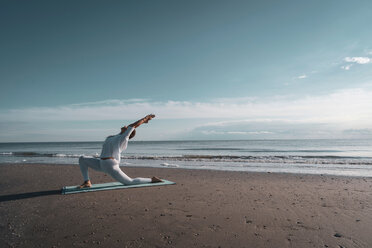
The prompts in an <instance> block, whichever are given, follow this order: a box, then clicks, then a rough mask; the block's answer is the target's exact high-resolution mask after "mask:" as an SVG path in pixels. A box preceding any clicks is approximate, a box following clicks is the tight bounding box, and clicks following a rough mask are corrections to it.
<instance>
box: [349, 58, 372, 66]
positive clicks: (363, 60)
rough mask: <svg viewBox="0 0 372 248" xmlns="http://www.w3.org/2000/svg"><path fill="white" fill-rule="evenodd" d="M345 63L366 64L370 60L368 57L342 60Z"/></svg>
mask: <svg viewBox="0 0 372 248" xmlns="http://www.w3.org/2000/svg"><path fill="white" fill-rule="evenodd" d="M344 60H345V61H346V62H352V63H357V64H361V65H362V64H368V63H369V62H370V61H371V59H370V58H368V57H346V58H345V59H344Z"/></svg>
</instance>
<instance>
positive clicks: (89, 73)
mask: <svg viewBox="0 0 372 248" xmlns="http://www.w3.org/2000/svg"><path fill="white" fill-rule="evenodd" d="M371 9H372V2H370V1H1V2H0V29H1V33H2V38H1V39H0V54H1V56H0V82H1V91H0V103H1V104H0V142H9V141H70V140H102V139H103V138H104V137H105V136H106V135H108V134H111V133H115V132H117V131H118V128H119V127H120V126H121V125H123V124H125V123H129V122H131V121H134V120H135V119H138V118H140V117H142V115H145V114H147V113H155V114H156V115H157V118H156V119H154V121H153V122H152V123H151V125H148V126H145V127H140V129H141V130H140V132H138V136H137V137H136V138H137V140H168V139H169V140H172V139H271V138H275V139H276V138H278V139H282V138H283V139H286V138H368V137H369V138H372V129H371V124H372V33H371V32H370V28H371V24H372V21H371V20H372V12H371V11H370V10H371Z"/></svg>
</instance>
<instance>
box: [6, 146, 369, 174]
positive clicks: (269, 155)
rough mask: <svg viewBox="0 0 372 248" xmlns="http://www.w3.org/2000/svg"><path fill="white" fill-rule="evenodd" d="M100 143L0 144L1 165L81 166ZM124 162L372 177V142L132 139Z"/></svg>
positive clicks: (99, 150) (125, 164)
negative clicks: (78, 164) (83, 160)
mask: <svg viewBox="0 0 372 248" xmlns="http://www.w3.org/2000/svg"><path fill="white" fill-rule="evenodd" d="M102 143H103V142H43V143H0V163H30V164H32V163H48V164H77V163H78V158H79V157H80V156H82V155H84V156H93V157H98V156H99V154H100V152H101V147H102ZM121 166H139V167H171V168H186V169H211V170H227V171H254V172H284V173H305V174H330V175H343V176H365V177H372V140H367V139H366V140H351V139H348V140H343V139H342V140H341V139H338V140H325V139H324V140H239V141H236V140H223V141H130V142H129V145H128V149H127V150H126V151H125V152H123V153H122V160H121Z"/></svg>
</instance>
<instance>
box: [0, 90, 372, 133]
mask: <svg viewBox="0 0 372 248" xmlns="http://www.w3.org/2000/svg"><path fill="white" fill-rule="evenodd" d="M371 99H372V90H367V89H362V88H355V89H344V90H338V91H335V92H333V93H330V94H325V95H319V96H307V97H301V98H299V97H295V96H275V97H270V98H268V97H267V98H258V97H254V98H252V97H247V98H236V99H234V98H228V99H214V100H211V101H205V102H191V101H164V102H160V101H151V100H148V99H129V100H117V99H114V100H106V101H100V102H90V103H79V104H70V105H65V106H57V107H30V108H23V109H10V110H0V119H1V122H0V128H1V127H3V128H2V129H3V131H6V130H4V127H6V126H7V127H8V129H9V126H13V127H12V128H13V129H14V127H17V125H20V124H22V123H23V125H24V124H25V123H27V127H28V128H25V129H24V130H23V132H27V130H28V132H29V133H30V132H33V133H42V134H44V135H45V136H48V135H51V134H52V133H53V132H52V131H50V130H49V131H48V127H44V129H45V130H43V131H42V130H41V129H42V128H41V126H42V125H44V124H40V123H49V124H51V123H52V124H53V123H67V122H75V123H78V122H82V123H83V122H84V123H85V124H84V125H86V123H94V122H97V121H123V120H125V121H132V120H136V119H138V118H140V117H142V116H144V115H146V114H148V113H155V114H156V115H157V119H158V121H159V122H162V123H168V124H167V130H162V129H161V128H160V127H159V129H158V130H157V134H158V136H156V135H155V136H154V135H153V134H152V136H151V137H152V138H153V139H159V138H162V139H167V138H170V139H176V138H179V139H182V138H190V139H198V138H203V137H204V138H213V137H217V138H218V137H220V138H224V137H232V138H234V137H243V138H244V137H247V138H248V137H268V138H270V137H277V138H293V137H297V136H301V137H306V138H311V137H314V138H317V137H323V136H324V135H325V136H326V134H327V133H328V134H330V133H331V134H332V135H331V136H332V137H337V136H341V137H344V136H345V135H346V136H348V137H349V136H353V135H354V136H358V135H367V136H368V135H369V136H371V137H372V132H370V127H371V125H372V118H371V117H372V101H371ZM177 120H184V121H183V122H182V124H176V125H177V128H176V127H175V126H174V127H173V126H172V123H175V122H177ZM192 120H199V121H194V122H193V121H192ZM191 122H193V124H190V123H191ZM9 123H12V124H11V125H10V124H9ZM40 125H41V126H40ZM59 125H60V126H59V129H60V130H59V131H60V132H61V134H63V133H64V134H65V135H70V136H71V137H78V136H79V134H81V135H82V137H85V136H84V135H85V134H86V135H87V136H86V137H88V132H86V131H78V130H83V129H82V128H81V127H79V128H76V129H68V128H64V127H63V126H61V125H62V124H59ZM37 128H39V129H40V130H37ZM88 128H89V125H88ZM105 128H106V127H102V128H101V127H100V128H98V129H97V130H96V132H95V133H100V135H102V132H103V131H101V132H100V130H104V129H105ZM106 129H107V128H106ZM347 130H348V131H347ZM336 131H337V132H336ZM18 132H19V130H17V131H14V132H13V133H14V134H17V133H18ZM21 132H22V131H21ZM146 132H148V133H150V132H152V133H154V132H153V130H152V131H151V128H150V129H149V130H148V131H144V133H145V134H146ZM162 132H163V133H162ZM345 132H346V133H345ZM29 133H28V134H29ZM169 134H171V135H169ZM167 135H168V136H167ZM7 137H8V138H9V135H8V136H7ZM144 137H146V136H144ZM0 138H2V137H1V136H0ZM2 139H3V138H2ZM82 139H84V138H82Z"/></svg>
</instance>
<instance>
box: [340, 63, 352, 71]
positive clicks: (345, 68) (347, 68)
mask: <svg viewBox="0 0 372 248" xmlns="http://www.w3.org/2000/svg"><path fill="white" fill-rule="evenodd" d="M352 66H353V65H352V64H349V65H343V66H341V69H344V70H346V71H348V70H350V68H351V67H352Z"/></svg>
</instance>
